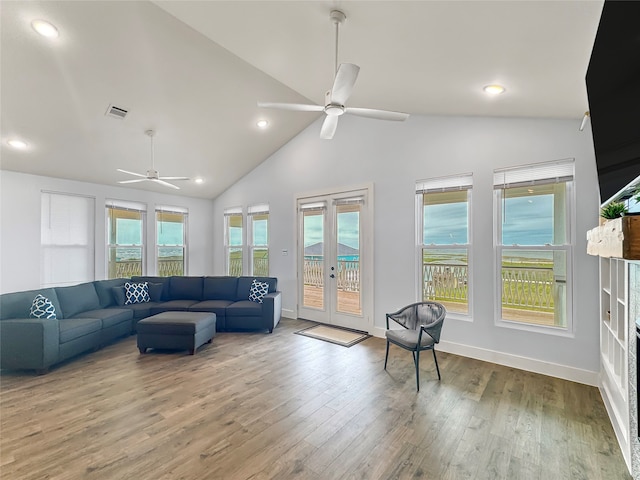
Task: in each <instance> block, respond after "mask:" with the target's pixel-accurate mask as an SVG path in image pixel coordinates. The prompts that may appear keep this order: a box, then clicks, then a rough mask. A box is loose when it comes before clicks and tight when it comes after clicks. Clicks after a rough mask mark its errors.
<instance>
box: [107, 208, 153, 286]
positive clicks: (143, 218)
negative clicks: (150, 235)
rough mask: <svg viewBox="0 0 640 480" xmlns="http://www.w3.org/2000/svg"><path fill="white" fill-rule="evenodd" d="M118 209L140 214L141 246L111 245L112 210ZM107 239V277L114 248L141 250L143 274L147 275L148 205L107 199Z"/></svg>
mask: <svg viewBox="0 0 640 480" xmlns="http://www.w3.org/2000/svg"><path fill="white" fill-rule="evenodd" d="M111 209H118V210H128V211H132V212H136V213H140V214H141V215H140V217H141V222H142V244H141V245H126V244H122V245H121V244H117V243H113V244H112V243H110V238H109V221H110V219H111V215H110V210H111ZM104 231H105V237H106V247H107V248H106V252H105V272H107V275H106V276H107V277H108V278H110V273H109V254H110V252H111V249H112V248H126V247H130V248H138V247H139V248H141V252H140V255H141V259H142V264H141V268H140V269H141V274H142V275H146V274H147V205H146V204H145V203H140V202H131V201H128V200H115V199H107V200H106V202H105V230H104Z"/></svg>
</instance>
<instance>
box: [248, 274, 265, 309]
mask: <svg viewBox="0 0 640 480" xmlns="http://www.w3.org/2000/svg"><path fill="white" fill-rule="evenodd" d="M268 291H269V284H268V283H266V282H258V281H257V280H255V279H254V280H253V282H252V283H251V289H250V290H249V300H251V301H252V302H256V303H262V299H263V298H264V296H265V295H266V294H267V292H268Z"/></svg>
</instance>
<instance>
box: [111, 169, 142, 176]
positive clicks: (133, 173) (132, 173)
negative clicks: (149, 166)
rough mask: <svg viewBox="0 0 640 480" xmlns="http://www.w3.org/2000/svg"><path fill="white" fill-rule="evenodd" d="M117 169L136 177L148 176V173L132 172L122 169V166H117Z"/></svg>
mask: <svg viewBox="0 0 640 480" xmlns="http://www.w3.org/2000/svg"><path fill="white" fill-rule="evenodd" d="M116 170H117V171H119V172H122V173H128V174H129V175H134V176H136V177H143V178H147V176H146V175H142V174H141V173H136V172H130V171H129V170H122V169H121V168H117V169H116Z"/></svg>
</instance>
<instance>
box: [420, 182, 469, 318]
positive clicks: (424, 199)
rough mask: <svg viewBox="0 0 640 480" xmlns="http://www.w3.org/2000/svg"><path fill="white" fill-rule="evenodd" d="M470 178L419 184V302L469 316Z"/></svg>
mask: <svg viewBox="0 0 640 480" xmlns="http://www.w3.org/2000/svg"><path fill="white" fill-rule="evenodd" d="M472 187H473V177H472V175H471V174H464V175H456V176H451V177H441V178H433V179H429V180H424V181H420V182H418V183H416V210H417V225H418V228H417V229H416V231H417V232H418V238H417V245H418V248H417V259H418V262H417V263H418V266H419V269H418V272H419V273H418V276H419V280H420V285H421V292H420V298H421V299H422V300H423V301H426V300H431V301H436V302H439V303H442V304H443V305H444V306H445V307H446V309H447V311H449V312H451V313H458V314H462V315H470V311H469V305H470V298H471V295H470V290H471V286H470V285H469V278H470V275H469V265H470V261H469V245H470V240H469V239H470V232H469V230H470V229H469V212H470V208H469V207H470V203H471V189H472Z"/></svg>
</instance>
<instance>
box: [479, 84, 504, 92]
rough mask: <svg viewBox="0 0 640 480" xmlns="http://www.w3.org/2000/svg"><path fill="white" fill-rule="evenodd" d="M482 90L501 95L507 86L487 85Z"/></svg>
mask: <svg viewBox="0 0 640 480" xmlns="http://www.w3.org/2000/svg"><path fill="white" fill-rule="evenodd" d="M482 90H484V93H488V94H489V95H500V94H501V93H504V91H505V88H504V87H503V86H502V85H497V84H496V85H486V86H485V87H484V88H483V89H482Z"/></svg>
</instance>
